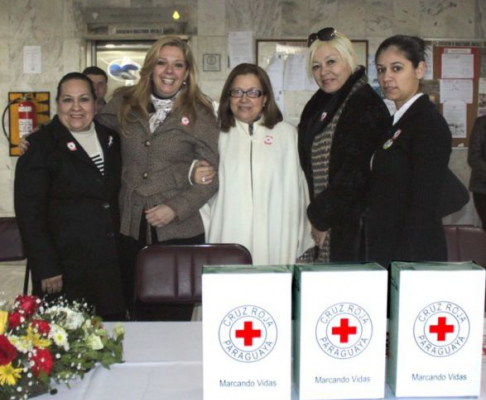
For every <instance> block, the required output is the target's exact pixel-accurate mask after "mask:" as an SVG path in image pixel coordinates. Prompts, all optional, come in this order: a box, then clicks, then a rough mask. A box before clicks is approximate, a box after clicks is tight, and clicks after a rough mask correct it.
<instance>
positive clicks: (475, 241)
mask: <svg viewBox="0 0 486 400" xmlns="http://www.w3.org/2000/svg"><path fill="white" fill-rule="evenodd" d="M444 231H445V234H446V239H447V250H448V260H449V261H469V260H472V261H474V262H475V263H477V264H479V265H481V266H483V267H485V268H486V232H485V231H484V230H483V229H482V228H480V227H478V226H473V225H444Z"/></svg>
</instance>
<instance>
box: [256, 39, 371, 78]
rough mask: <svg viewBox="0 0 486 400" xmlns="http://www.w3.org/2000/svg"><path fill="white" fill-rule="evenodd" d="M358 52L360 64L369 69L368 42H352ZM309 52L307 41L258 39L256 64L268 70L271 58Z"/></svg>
mask: <svg viewBox="0 0 486 400" xmlns="http://www.w3.org/2000/svg"><path fill="white" fill-rule="evenodd" d="M351 42H352V43H353V46H354V48H355V50H356V56H357V57H358V64H360V65H363V66H364V67H365V68H366V70H367V69H368V41H367V40H351ZM306 52H307V40H305V39H257V41H256V62H257V65H259V66H260V67H262V68H263V69H266V68H267V67H268V64H269V62H270V60H271V58H272V57H273V56H274V55H275V54H284V55H290V54H302V53H306Z"/></svg>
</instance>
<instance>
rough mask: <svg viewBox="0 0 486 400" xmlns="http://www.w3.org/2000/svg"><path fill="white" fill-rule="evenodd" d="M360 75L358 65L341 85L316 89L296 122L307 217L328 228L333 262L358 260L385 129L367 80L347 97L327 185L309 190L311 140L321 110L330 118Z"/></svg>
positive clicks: (379, 106)
mask: <svg viewBox="0 0 486 400" xmlns="http://www.w3.org/2000/svg"><path fill="white" fill-rule="evenodd" d="M363 75H364V69H363V68H361V69H360V70H358V71H357V72H356V73H354V74H353V75H352V76H351V77H350V78H349V79H348V81H347V82H346V83H345V84H344V85H343V87H342V88H341V89H340V90H339V91H338V92H336V93H334V94H332V95H330V94H327V93H325V92H323V91H322V90H318V91H317V92H316V93H315V94H314V96H313V97H312V98H311V99H310V100H309V102H308V103H307V105H306V106H305V108H304V111H303V112H302V116H301V119H300V123H299V156H300V161H301V165H302V168H303V170H304V173H305V176H306V178H307V183H308V186H309V191H310V199H311V202H310V205H309V207H308V210H307V215H308V217H309V220H310V222H311V223H312V225H313V226H314V227H316V228H317V229H319V230H320V231H327V230H328V229H330V228H332V234H331V261H357V260H359V258H360V255H359V252H360V250H361V249H360V248H359V246H360V232H361V216H362V214H363V212H364V210H365V207H366V198H367V192H368V188H369V177H370V159H371V156H372V154H373V152H374V151H375V149H376V146H377V145H378V142H379V140H380V139H381V138H382V137H383V135H384V134H385V132H386V127H387V123H388V121H389V116H390V113H389V112H388V110H387V108H386V106H385V104H384V103H383V101H382V99H381V98H380V97H379V96H378V94H376V92H375V91H374V90H373V89H372V88H371V86H369V85H368V84H365V85H364V86H362V87H361V88H359V89H358V90H356V91H355V92H354V93H353V94H352V95H351V96H350V97H349V99H348V101H347V103H346V105H345V106H344V109H343V110H342V112H341V115H340V118H339V121H338V123H337V125H336V130H335V132H334V136H333V140H332V145H331V160H330V166H329V186H328V187H327V189H325V190H323V191H322V192H321V193H317V194H314V193H313V187H314V184H313V177H312V165H311V149H312V143H313V141H314V139H315V137H316V135H318V134H319V133H320V132H322V130H323V129H324V128H323V123H325V122H326V121H324V122H321V121H320V118H321V115H322V113H323V111H324V110H326V112H327V117H326V119H331V118H332V116H333V115H334V114H335V112H336V110H337V109H338V108H339V106H340V105H341V104H342V102H343V101H344V100H345V98H346V97H347V95H348V94H349V92H350V91H351V89H352V87H353V85H354V84H355V83H356V82H357V81H358V79H360V78H361V77H362V76H363Z"/></svg>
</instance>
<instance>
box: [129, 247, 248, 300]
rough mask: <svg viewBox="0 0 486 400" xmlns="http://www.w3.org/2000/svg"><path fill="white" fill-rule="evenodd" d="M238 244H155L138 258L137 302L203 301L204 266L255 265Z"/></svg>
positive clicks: (244, 249) (245, 250) (141, 252)
mask: <svg viewBox="0 0 486 400" xmlns="http://www.w3.org/2000/svg"><path fill="white" fill-rule="evenodd" d="M251 263H252V259H251V254H250V252H249V251H248V250H247V249H246V248H245V247H243V246H241V245H238V244H205V245H187V246H186V245H169V246H166V245H151V246H147V247H145V248H144V249H142V250H141V251H140V253H139V255H138V258H137V268H136V274H135V301H136V302H137V301H139V302H141V303H147V304H155V303H159V304H160V303H163V304H194V303H196V302H200V301H201V286H202V279H201V275H202V266H203V265H225V264H226V265H236V264H251Z"/></svg>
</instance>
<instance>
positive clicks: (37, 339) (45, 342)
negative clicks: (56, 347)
mask: <svg viewBox="0 0 486 400" xmlns="http://www.w3.org/2000/svg"><path fill="white" fill-rule="evenodd" d="M24 337H25V338H26V339H27V340H29V341H31V342H32V344H33V346H34V347H38V348H40V349H45V348H46V347H49V346H50V345H51V341H50V340H49V339H43V338H42V337H41V335H39V334H38V333H36V332H34V330H33V329H32V327H31V326H29V327H28V328H27V336H24Z"/></svg>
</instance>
